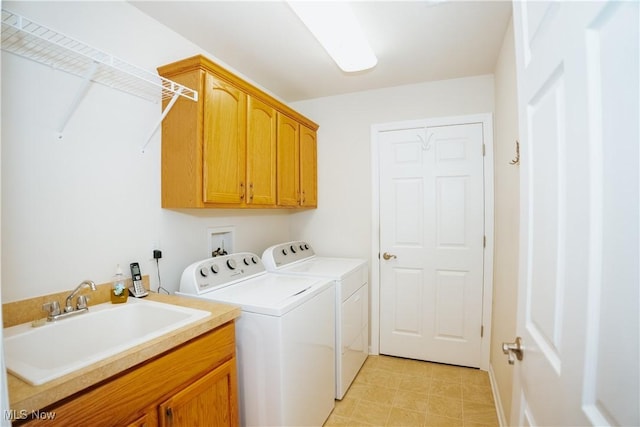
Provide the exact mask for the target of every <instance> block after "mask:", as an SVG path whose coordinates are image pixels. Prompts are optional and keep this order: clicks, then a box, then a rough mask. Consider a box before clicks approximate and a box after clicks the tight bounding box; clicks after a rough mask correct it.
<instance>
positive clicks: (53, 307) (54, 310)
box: [42, 301, 60, 316]
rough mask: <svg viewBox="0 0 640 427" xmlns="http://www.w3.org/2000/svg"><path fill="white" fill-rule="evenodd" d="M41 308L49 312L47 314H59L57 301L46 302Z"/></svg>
mask: <svg viewBox="0 0 640 427" xmlns="http://www.w3.org/2000/svg"><path fill="white" fill-rule="evenodd" d="M42 310H44V311H46V312H47V313H49V316H57V315H58V314H60V304H58V301H51V302H48V303H46V304H42Z"/></svg>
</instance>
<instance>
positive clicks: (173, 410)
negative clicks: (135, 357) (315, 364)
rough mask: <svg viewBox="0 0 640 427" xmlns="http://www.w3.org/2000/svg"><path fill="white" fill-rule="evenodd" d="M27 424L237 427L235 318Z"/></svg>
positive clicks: (55, 405) (74, 397)
mask: <svg viewBox="0 0 640 427" xmlns="http://www.w3.org/2000/svg"><path fill="white" fill-rule="evenodd" d="M42 411H46V412H55V422H54V423H52V422H51V421H50V420H38V419H34V420H30V421H27V422H26V423H25V424H26V425H28V426H38V425H47V426H51V425H64V426H89V425H90V426H92V427H93V426H116V425H118V426H129V427H134V426H135V427H155V426H186V425H189V426H237V425H238V385H237V371H236V358H235V329H234V323H233V322H229V323H227V324H225V325H223V326H220V327H219V328H216V329H214V330H213V331H211V332H209V333H207V334H204V335H201V336H199V337H196V338H194V339H193V340H191V341H188V342H187V343H184V344H182V345H181V346H179V347H177V348H175V349H173V350H171V351H168V352H166V353H164V354H162V355H160V356H158V357H156V358H154V359H152V360H150V361H148V362H145V363H142V364H140V365H138V366H136V367H133V368H131V369H129V370H127V371H125V372H123V373H122V374H120V375H116V376H114V377H112V378H111V379H107V380H105V381H104V382H102V383H100V384H98V385H96V386H93V387H90V388H88V389H86V390H83V391H81V392H79V393H77V394H75V395H74V396H71V397H69V398H67V399H65V400H63V401H61V402H58V403H56V404H53V405H51V406H49V407H47V408H44V409H42Z"/></svg>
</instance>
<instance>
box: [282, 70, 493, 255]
mask: <svg viewBox="0 0 640 427" xmlns="http://www.w3.org/2000/svg"><path fill="white" fill-rule="evenodd" d="M493 90H494V89H493V76H490V75H487V76H478V77H470V78H461V79H452V80H443V81H436V82H428V83H421V84H414V85H407V86H398V87H393V88H387V89H381V90H372V91H366V92H358V93H353V94H347V95H339V96H332V97H327V98H319V99H313V100H309V101H302V102H297V103H293V104H292V106H293V107H294V108H295V109H297V110H298V111H300V112H301V113H302V114H305V115H308V116H309V117H312V118H313V119H314V120H315V121H316V122H317V123H319V124H320V129H319V130H318V181H319V183H318V205H319V207H318V209H316V210H313V211H308V212H301V213H297V214H295V215H293V216H292V225H291V233H292V235H294V236H296V237H299V238H301V239H304V240H308V241H310V242H313V244H314V247H315V249H316V252H317V253H321V254H334V255H336V256H352V257H358V258H366V259H369V258H370V251H371V244H372V242H371V209H372V206H371V194H372V193H371V185H372V184H371V150H370V144H371V125H373V124H379V123H388V122H396V121H404V120H414V119H424V118H430V117H444V116H459V115H465V114H476V113H488V112H492V111H493V96H494V93H493Z"/></svg>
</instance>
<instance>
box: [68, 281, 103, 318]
mask: <svg viewBox="0 0 640 427" xmlns="http://www.w3.org/2000/svg"><path fill="white" fill-rule="evenodd" d="M84 286H89V287H90V288H91V290H92V291H95V290H96V284H95V283H94V282H93V280H85V281H83V282H82V283H80V284H79V285H78V286H76V288H75V289H74V290H73V291H72V292H71V293H70V294H69V296H68V297H67V299H66V300H65V302H64V312H65V313H70V312H72V311H73V310H74V308H73V306H72V305H71V299H72V298H73V297H75V296H76V294H77V293H78V292H80V290H81V289H82V288H83V287H84ZM78 300H80V298H78ZM78 305H85V306H86V302H84V304H80V301H78ZM78 308H80V307H78Z"/></svg>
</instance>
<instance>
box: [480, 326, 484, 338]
mask: <svg viewBox="0 0 640 427" xmlns="http://www.w3.org/2000/svg"><path fill="white" fill-rule="evenodd" d="M482 337H484V325H481V326H480V338H482Z"/></svg>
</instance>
